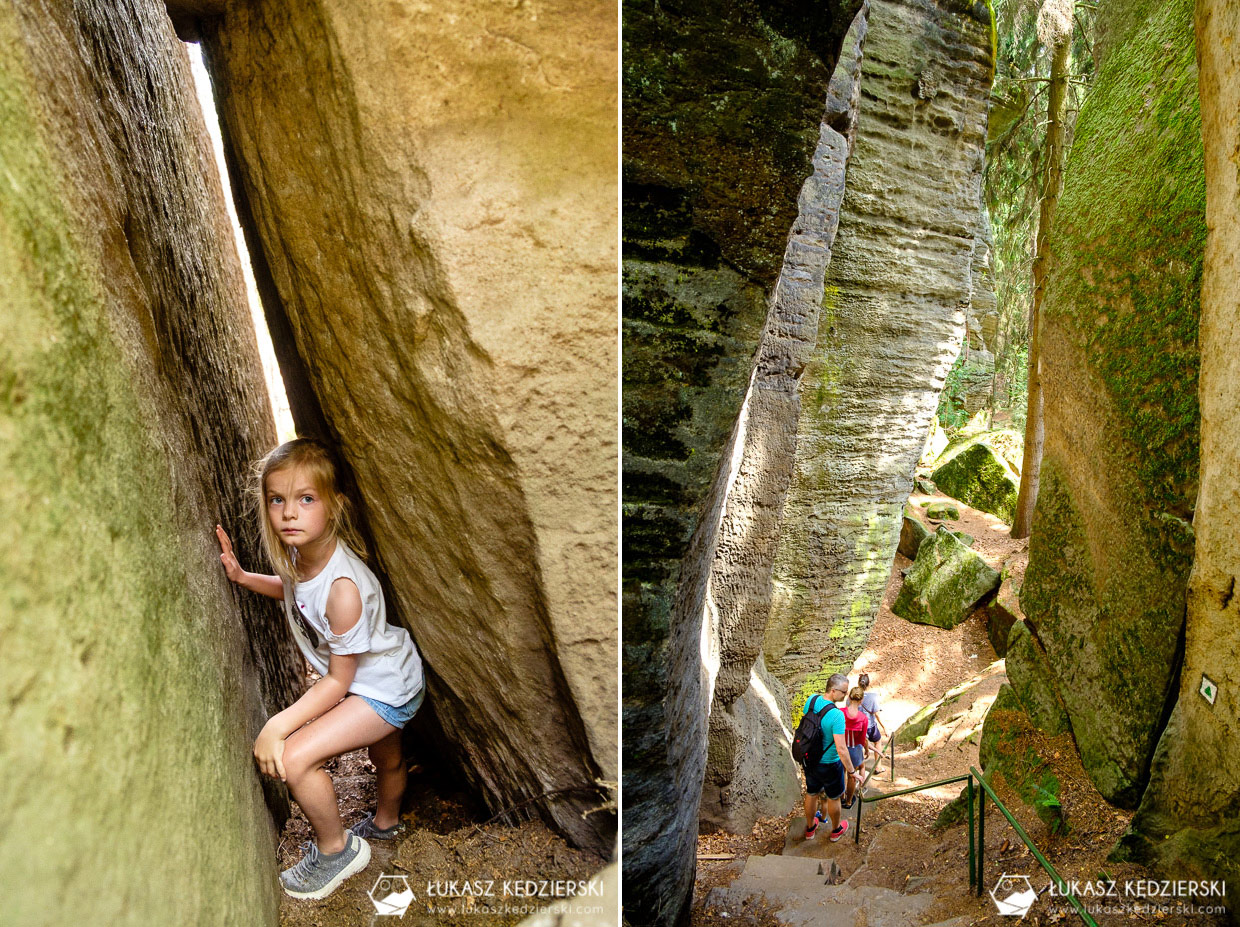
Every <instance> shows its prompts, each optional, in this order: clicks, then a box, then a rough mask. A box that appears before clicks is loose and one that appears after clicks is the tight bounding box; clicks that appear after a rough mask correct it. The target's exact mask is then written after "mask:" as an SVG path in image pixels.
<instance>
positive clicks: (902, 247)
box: [764, 0, 994, 710]
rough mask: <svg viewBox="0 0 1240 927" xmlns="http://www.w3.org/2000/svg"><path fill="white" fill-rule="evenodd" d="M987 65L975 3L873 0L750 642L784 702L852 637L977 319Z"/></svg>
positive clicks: (866, 617) (864, 618)
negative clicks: (764, 595)
mask: <svg viewBox="0 0 1240 927" xmlns="http://www.w3.org/2000/svg"><path fill="white" fill-rule="evenodd" d="M993 61H994V57H993V49H992V48H991V22H990V16H989V13H988V12H987V11H986V9H985V7H984V5H981V4H977V5H974V6H972V7H969V6H961V5H960V4H952V3H933V4H912V3H900V2H895V3H893V2H887V0H874V2H872V3H871V5H870V23H869V32H868V34H867V36H866V43H865V54H864V56H863V58H862V62H861V77H860V82H861V105H860V112H859V113H858V116H857V142H856V149H855V151H854V152H853V156H852V160H851V162H850V163H849V166H848V178H847V188H846V191H845V194H844V203H843V206H842V208H841V213H840V229H839V234H838V237H837V240H836V245H835V251H834V254H833V256H832V259H831V267H830V270H829V271H828V273H827V280H826V296H825V298H824V301H823V314H822V318H821V320H820V322H819V335H818V342H817V345H816V347H815V349H814V352H813V355H812V357H811V358H810V360H809V363H808V365H807V366H806V368H805V373H804V376H803V377H802V381H801V411H800V421H799V423H798V425H797V455H796V473H795V476H794V478H793V481H792V488H791V489H790V491H789V493H788V499H787V503H786V505H785V510H784V519H783V522H784V524H783V531H782V534H781V536H780V539H779V552H778V554H777V557H776V561H775V592H774V604H773V607H772V609H771V618H770V624H769V625H768V628H767V633H766V642H765V645H764V649H765V654H766V665H767V666H768V667H769V668H770V670H771V671H772V673H774V675H775V676H776V677H777V678H778V679H779V680H780V681H781V682H782V683H783V684H784V685H785V686H786V687H787V688H788V690H789V693H790V696H791V699H790V704H791V706H792V707H793V709H794V710H799V709H800V707H801V705H803V704H804V702H805V698H806V697H807V696H808V695H809V694H811V693H813V692H821V691H822V688H823V683H824V682H825V681H826V679H827V678H828V677H829V676H830V675H831V673H833V672H847V671H848V669H849V667H851V665H852V662H853V660H854V659H855V658H856V656H857V655H858V654H859V653H860V651H861V650H862V649H863V648H864V646H865V642H866V640H867V639H868V637H869V632H870V628H871V627H872V626H873V623H874V620H875V618H876V617H877V615H878V606H879V603H880V601H881V599H882V595H883V590H884V589H885V588H886V585H887V580H888V577H889V575H890V569H891V561H892V558H893V557H894V555H895V550H896V545H897V544H898V542H899V536H900V525H901V516H902V512H903V505H904V501H905V500H906V499H907V497H908V493H909V490H910V489H911V481H912V476H913V469H914V465H915V464H916V462H917V458H918V456H919V455H920V454H921V451H922V447H923V445H924V443H925V439H926V435H927V434H928V433H929V431H930V425H931V421H932V418H933V416H934V411H935V408H936V406H937V405H938V398H939V392H940V390H941V389H942V387H943V383H944V381H945V378H946V376H947V372H948V370H949V369H950V368H951V365H952V363H953V362H954V361H955V359H956V356H957V354H958V353H959V351H960V348H961V343H962V340H963V337H964V334H965V318H966V308H967V307H969V306H970V305H971V303H972V304H973V305H975V306H976V307H977V313H978V314H979V315H984V314H985V304H986V300H985V298H984V295H983V294H984V293H985V291H986V287H987V286H988V285H989V284H988V274H987V273H986V271H985V268H986V258H985V249H984V246H985V244H986V240H987V237H988V232H987V230H986V227H985V224H984V211H983V209H982V206H981V187H980V185H981V170H982V165H983V156H984V145H985V138H986V120H987V100H988V95H989V88H990V81H991V76H992V71H993ZM931 165H932V166H933V167H931Z"/></svg>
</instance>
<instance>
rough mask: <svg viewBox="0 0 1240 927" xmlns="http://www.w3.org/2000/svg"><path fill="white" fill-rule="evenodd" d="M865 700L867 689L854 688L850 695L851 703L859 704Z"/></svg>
mask: <svg viewBox="0 0 1240 927" xmlns="http://www.w3.org/2000/svg"><path fill="white" fill-rule="evenodd" d="M863 698H865V689H863V688H861V686H853V687H852V689H851V690H850V691H849V693H848V700H849V701H850V702H859V701H861V700H862V699H863Z"/></svg>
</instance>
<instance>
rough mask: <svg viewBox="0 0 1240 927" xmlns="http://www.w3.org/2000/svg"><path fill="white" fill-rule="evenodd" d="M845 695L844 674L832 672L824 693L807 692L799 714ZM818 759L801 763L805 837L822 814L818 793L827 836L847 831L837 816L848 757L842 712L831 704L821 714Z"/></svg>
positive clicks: (810, 836)
mask: <svg viewBox="0 0 1240 927" xmlns="http://www.w3.org/2000/svg"><path fill="white" fill-rule="evenodd" d="M846 695H848V677H847V676H845V675H844V674H843V673H836V674H834V675H833V676H832V677H831V678H830V679H828V680H827V694H826V695H825V696H822V695H811V696H810V697H809V698H808V699H806V700H805V707H804V709H802V711H801V713H802V714H805V715H807V714H810V713H811V712H814V711H821V710H822V707H823V705H824V703H826V702H838V701H841V700H842V699H843V698H844V697H845V696H846ZM821 725H822V743H823V753H822V759H821V761H819V762H818V763H817V764H806V767H805V839H806V840H813V839H814V835H815V834H817V833H818V823H819V821H820V820H821V818H822V816H821V814H820V813H817V812H818V811H819V806H820V797H821V798H826V806H827V819H828V820H829V821H830V822H831V840H832V841H836V840H839V839H840V838H841V837H843V836H844V834H846V833H847V832H848V822H847V821H841V820H840V797H841V796H842V795H843V794H844V783H845V781H846V780H845V779H844V774H845V770H847V773H848V775H850V776H851V775H852V774H853V773H854V772H855V770H854V769H853V765H852V759H851V758H850V757H849V755H848V748H847V747H846V746H845V745H844V712H842V711H840V709H838V708H836V707H834V706H832V707H830V708H828V709H827V712H826V714H824V715H823V716H822V721H821Z"/></svg>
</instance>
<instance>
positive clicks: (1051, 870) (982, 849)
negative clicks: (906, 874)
mask: <svg viewBox="0 0 1240 927" xmlns="http://www.w3.org/2000/svg"><path fill="white" fill-rule="evenodd" d="M969 775H970V776H972V777H973V778H976V779H977V784H978V785H980V786H981V787H982V791H981V793H980V794H979V795H978V822H977V836H978V849H977V878H976V880H974V879H970V880H969V884H970V885H973V884H976V886H977V894H978V897H981V894H982V867H983V865H984V856H985V853H986V845H985V844H984V843H983V842H982V837H983V836H984V834H985V825H986V816H985V814H984V810H985V803H986V796H987V795H989V796H990V798H991V800H992V801H993V802H994V803H995V804H996V805H997V806H998V807H999V810H1000V811H1002V812H1003V816H1004V817H1005V818H1007V820H1008V823H1009V824H1011V825H1012V830H1014V831H1016V836H1017V837H1019V838H1020V839H1021V842H1022V843H1024V845H1025V846H1026V847H1028V848H1029V852H1030V853H1032V854H1033V858H1034V859H1036V860H1037V861H1038V862H1039V863H1040V864H1041V866H1042V868H1043V869H1045V870H1046V872H1047V874H1048V875H1050V877H1051V878H1052V879H1054V880H1055V885H1056V886H1058V888H1059V890H1060V894H1062V895H1063V896H1064V897H1065V898H1067V899H1068V901H1069V903H1070V904H1071V905H1072V907H1073V908H1075V909H1076V913H1077V914H1079V915H1080V916H1081V920H1083V921H1084V922H1085V923H1086V924H1088V925H1089V927H1098V925H1097V923H1095V921H1094V919H1093V918H1092V917H1090V916H1089V912H1088V911H1086V910H1085V908H1084V906H1083V905H1082V904H1081V903H1080V902H1079V901H1077V899H1076V896H1075V895H1073V894H1071V893H1070V892H1067V891H1065V889H1066V888H1067V884H1066V883H1065V882H1064V880H1063V879H1062V878H1060V876H1059V873H1058V872H1056V871H1055V867H1054V866H1052V865H1051V864H1050V862H1049V861H1047V859H1046V857H1045V856H1043V855H1042V854H1041V853H1039V852H1038V848H1037V847H1035V846H1034V845H1033V841H1032V840H1030V839H1029V835H1028V834H1026V833H1025V829H1024V828H1023V827H1021V826H1020V824H1019V823H1018V822H1017V820H1016V818H1014V817H1012V813H1011V812H1010V811H1008V810H1007V806H1006V805H1004V804H1003V802H1002V801H1000V800H999V796H998V795H996V794H995V790H994V789H992V788H991V787H990V783H989V782H987V781H986V780H985V779H983V778H982V774H981V773H980V772H978V771H977V767H975V766H970V767H969ZM970 842H972V841H970Z"/></svg>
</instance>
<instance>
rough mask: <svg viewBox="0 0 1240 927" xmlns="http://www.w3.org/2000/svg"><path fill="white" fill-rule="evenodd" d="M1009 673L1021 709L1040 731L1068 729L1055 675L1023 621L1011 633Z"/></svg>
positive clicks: (1068, 725)
mask: <svg viewBox="0 0 1240 927" xmlns="http://www.w3.org/2000/svg"><path fill="white" fill-rule="evenodd" d="M1007 672H1008V681H1009V682H1011V684H1012V688H1013V689H1014V690H1015V692H1016V695H1017V698H1019V699H1020V704H1021V706H1022V707H1023V708H1024V709H1025V712H1026V714H1028V715H1029V719H1030V720H1031V721H1032V722H1033V723H1034V725H1035V726H1036V727H1037V728H1039V729H1040V730H1043V731H1045V732H1046V733H1048V734H1051V735H1054V734H1062V733H1063V732H1064V731H1066V730H1068V729H1069V727H1070V726H1071V725H1070V724H1069V723H1068V712H1067V711H1066V710H1065V709H1064V706H1063V702H1062V701H1061V700H1060V698H1059V692H1058V686H1057V685H1056V684H1055V674H1054V673H1053V672H1052V671H1051V667H1050V664H1049V663H1047V661H1046V654H1045V653H1044V652H1043V650H1042V648H1041V647H1040V646H1039V645H1038V642H1037V640H1035V639H1034V636H1033V634H1032V632H1030V630H1029V625H1028V624H1026V623H1025V622H1024V621H1019V620H1018V621H1015V622H1013V624H1012V628H1011V630H1010V631H1009V632H1008V639H1007Z"/></svg>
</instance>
